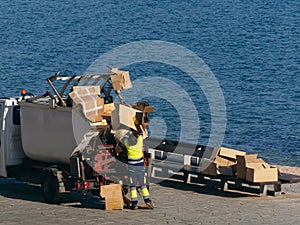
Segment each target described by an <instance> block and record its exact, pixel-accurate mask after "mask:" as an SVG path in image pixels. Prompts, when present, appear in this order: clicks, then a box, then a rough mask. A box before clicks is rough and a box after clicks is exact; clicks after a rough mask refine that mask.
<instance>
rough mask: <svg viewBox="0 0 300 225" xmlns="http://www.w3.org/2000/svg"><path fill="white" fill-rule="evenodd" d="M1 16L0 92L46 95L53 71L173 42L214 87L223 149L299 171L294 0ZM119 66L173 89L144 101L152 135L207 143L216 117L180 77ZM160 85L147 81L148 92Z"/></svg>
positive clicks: (64, 3)
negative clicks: (222, 113)
mask: <svg viewBox="0 0 300 225" xmlns="http://www.w3.org/2000/svg"><path fill="white" fill-rule="evenodd" d="M0 11H1V14H0V49H1V54H0V69H1V79H0V96H14V95H18V94H19V91H20V90H21V89H22V88H26V89H27V90H28V92H31V93H33V94H36V95H38V94H43V93H45V92H46V91H47V90H50V87H49V86H48V84H47V82H46V78H47V77H50V76H52V75H54V73H55V72H56V71H61V73H62V74H65V75H73V74H81V73H84V72H85V71H86V70H87V68H88V67H89V66H90V65H91V64H92V63H93V62H94V61H95V60H97V59H98V57H99V56H101V55H102V54H104V53H106V52H109V51H110V50H112V49H115V48H117V47H119V46H123V45H125V44H129V43H132V42H141V41H145V40H159V41H164V42H168V43H174V44H176V45H178V46H181V47H183V48H185V49H188V50H190V51H191V52H193V53H195V54H196V56H198V57H199V58H201V59H202V60H203V61H204V62H205V63H206V65H207V66H208V67H209V68H210V70H211V71H212V73H213V74H214V76H215V78H216V80H217V81H218V84H219V88H220V89H221V91H222V94H223V97H224V102H225V106H226V118H223V119H224V121H225V122H226V130H225V131H224V139H223V140H222V145H223V146H227V147H232V148H235V149H240V150H245V151H247V152H249V153H258V154H259V156H261V157H263V158H264V159H266V161H268V162H270V163H275V164H288V165H295V166H300V150H299V148H300V124H299V121H300V85H299V80H300V78H299V72H300V56H299V51H300V27H299V26H300V2H299V1H297V0H283V1H282V0H275V1H219V0H212V1H198V0H180V1H179V0H160V1H153V0H151V1H150V0H143V1H142V0H137V1H112V0H107V1H98V0H89V1H79V0H72V1H71V0H61V1H47V0H39V1H37V0H28V1H21V0H11V1H2V2H1V4H0ZM162 51H163V49H162V50H161V52H159V53H158V54H165V53H163V52H162ZM167 53H168V52H167ZM178 58H179V60H180V55H179V56H178ZM112 66H114V65H112ZM123 69H129V70H130V72H131V75H132V79H133V80H136V79H139V78H140V77H141V76H144V77H159V78H165V79H166V81H172V82H175V83H176V84H178V86H176V85H173V87H174V89H173V90H167V93H169V95H168V94H166V92H164V93H163V95H164V96H161V98H159V97H158V96H153V95H152V96H148V97H145V98H144V99H143V100H148V101H149V102H150V104H152V105H154V106H155V112H154V113H152V115H151V116H150V119H151V117H152V119H153V121H154V122H155V123H156V124H154V125H153V124H152V125H151V126H152V134H153V135H154V136H155V135H156V136H159V135H162V136H163V138H168V139H173V140H179V139H180V136H182V133H181V132H184V133H186V132H190V133H193V134H197V135H199V139H198V140H197V141H198V142H199V143H201V144H207V143H208V141H209V137H210V136H212V135H213V134H211V128H212V125H211V122H212V118H213V116H216V115H213V113H212V109H211V108H210V106H211V103H212V102H211V100H210V101H208V100H207V98H206V93H204V92H203V90H202V89H201V87H200V86H199V85H198V84H197V83H196V82H195V81H194V80H193V79H191V77H190V76H189V74H188V73H186V72H185V71H182V70H181V69H180V68H177V67H175V66H172V65H167V64H165V63H161V62H151V60H149V61H145V62H139V63H135V64H132V65H128V66H126V67H125V68H123ZM99 72H102V71H99ZM166 83H168V82H166ZM164 85H165V82H156V83H150V84H149V86H151V87H153V89H154V90H156V89H157V90H162V89H163V88H164ZM213 88H216V87H211V89H213ZM179 89H180V90H181V91H184V92H182V93H187V96H188V98H189V100H191V102H192V103H193V105H194V106H195V108H196V110H197V118H198V120H199V121H198V122H199V123H198V122H197V118H196V117H190V118H191V120H193V122H194V124H195V126H189V127H184V126H185V125H184V124H181V121H180V119H179V118H180V115H179V114H180V109H179V108H178V107H182V108H185V107H186V105H187V102H188V101H185V100H184V99H182V98H181V97H180V96H182V95H180V96H179V97H178V102H177V104H175V106H174V104H172V103H171V102H170V101H168V98H171V97H172V96H176V95H178V93H181V92H180V91H179ZM131 91H133V92H134V87H133V89H132V90H131ZM159 94H160V92H159V91H158V92H157V95H159ZM217 97H218V96H216V98H217ZM187 100H188V99H187ZM181 111H182V110H181ZM190 114H192V112H191V111H189V110H186V111H185V115H187V116H190ZM155 118H156V119H155ZM195 118H196V119H195ZM150 123H151V122H150ZM192 124H193V123H192ZM150 128H151V127H150ZM162 130H163V131H165V132H161V131H162ZM182 130H183V131H182ZM193 134H191V135H193ZM186 139H187V140H185V141H187V142H189V140H188V139H189V138H186Z"/></svg>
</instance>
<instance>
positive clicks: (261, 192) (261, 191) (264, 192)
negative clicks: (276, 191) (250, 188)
mask: <svg viewBox="0 0 300 225" xmlns="http://www.w3.org/2000/svg"><path fill="white" fill-rule="evenodd" d="M267 192H268V187H267V185H265V184H261V185H259V196H266V195H267Z"/></svg>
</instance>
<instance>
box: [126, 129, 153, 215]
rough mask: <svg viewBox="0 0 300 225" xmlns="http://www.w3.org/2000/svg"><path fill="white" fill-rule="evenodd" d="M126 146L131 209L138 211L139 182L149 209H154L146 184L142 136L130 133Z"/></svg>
mask: <svg viewBox="0 0 300 225" xmlns="http://www.w3.org/2000/svg"><path fill="white" fill-rule="evenodd" d="M124 144H125V146H126V148H127V156H128V170H129V179H130V194H131V208H132V209H134V210H135V209H138V206H137V204H138V198H137V189H136V187H137V181H138V182H139V184H140V186H141V189H142V196H143V198H144V201H145V203H146V206H147V208H149V209H153V205H152V203H151V200H150V196H149V191H148V188H147V184H146V176H145V167H144V157H143V138H142V136H140V135H134V134H133V133H132V132H130V133H129V135H128V137H127V138H125V140H124Z"/></svg>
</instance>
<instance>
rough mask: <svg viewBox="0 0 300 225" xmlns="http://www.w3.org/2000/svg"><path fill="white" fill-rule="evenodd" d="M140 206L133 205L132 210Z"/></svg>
mask: <svg viewBox="0 0 300 225" xmlns="http://www.w3.org/2000/svg"><path fill="white" fill-rule="evenodd" d="M138 208H139V207H138V206H137V205H132V206H131V209H132V210H137V209H138Z"/></svg>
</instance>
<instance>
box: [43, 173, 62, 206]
mask: <svg viewBox="0 0 300 225" xmlns="http://www.w3.org/2000/svg"><path fill="white" fill-rule="evenodd" d="M42 191H43V196H44V199H45V201H46V202H47V203H51V204H59V203H60V194H59V184H58V180H57V177H56V176H54V175H53V174H50V173H47V174H46V175H45V177H44V179H43V182H42Z"/></svg>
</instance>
